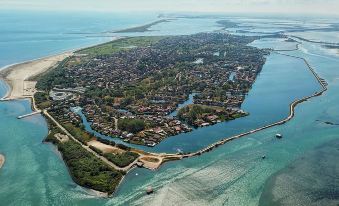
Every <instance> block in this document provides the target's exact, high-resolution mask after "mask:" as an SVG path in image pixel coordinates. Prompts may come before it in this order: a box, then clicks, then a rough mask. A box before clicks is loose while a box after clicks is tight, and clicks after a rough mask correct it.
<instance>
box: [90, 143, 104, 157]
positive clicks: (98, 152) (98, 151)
mask: <svg viewBox="0 0 339 206" xmlns="http://www.w3.org/2000/svg"><path fill="white" fill-rule="evenodd" d="M89 148H90V149H91V150H93V151H94V152H96V153H97V154H98V155H100V156H102V155H104V153H103V152H102V151H101V150H100V149H98V148H96V147H94V146H92V145H90V146H89Z"/></svg>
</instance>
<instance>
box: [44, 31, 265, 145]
mask: <svg viewBox="0 0 339 206" xmlns="http://www.w3.org/2000/svg"><path fill="white" fill-rule="evenodd" d="M255 38H256V37H239V36H232V35H229V34H225V33H203V34H195V35H188V36H174V37H169V38H165V39H163V40H160V41H159V42H157V43H155V44H153V45H152V46H146V47H137V48H131V49H127V50H124V51H119V52H115V53H112V54H111V55H101V56H96V57H95V58H94V57H88V56H84V57H82V56H76V57H74V58H77V59H80V61H78V63H76V64H70V65H68V66H69V68H66V70H65V74H64V75H65V78H67V79H70V80H71V81H67V82H74V83H75V85H76V87H75V88H62V87H61V86H60V87H59V88H54V89H53V90H52V92H51V97H52V99H53V100H55V101H68V100H69V95H72V94H77V96H80V97H79V101H77V103H76V106H80V107H82V108H83V112H84V114H85V116H86V117H87V119H88V120H89V121H91V122H92V128H93V129H94V130H95V131H98V132H100V133H102V134H105V135H110V136H117V137H120V138H123V139H125V140H126V141H129V142H132V143H136V144H144V145H148V146H154V145H156V144H157V143H159V142H160V141H161V140H163V139H164V138H166V137H168V136H172V135H176V134H179V133H182V132H189V131H190V130H191V129H190V128H189V127H188V126H187V124H185V123H183V122H181V121H179V120H178V119H177V118H176V117H174V118H173V117H168V114H169V113H171V112H173V111H174V110H175V109H176V108H177V105H178V104H179V103H182V102H183V101H185V100H186V99H187V98H188V95H189V94H191V93H192V92H198V93H199V95H196V96H195V97H194V104H201V105H205V106H219V107H223V108H224V110H223V111H222V112H223V114H221V113H220V114H218V112H216V113H215V114H206V115H204V116H202V117H201V118H200V119H197V120H196V121H195V122H194V123H193V125H194V126H208V125H211V124H215V123H218V122H220V121H223V120H224V119H225V118H220V117H221V115H222V116H226V117H231V116H232V115H234V114H235V113H239V111H240V109H239V108H240V107H241V104H242V102H243V101H244V98H245V95H246V94H247V92H248V91H249V89H250V88H251V86H252V84H253V83H254V81H255V79H256V76H257V75H258V73H259V72H260V71H261V68H262V66H263V65H264V63H265V55H266V54H267V52H266V51H265V50H260V49H257V48H254V47H250V46H247V44H248V43H250V42H251V41H253V40H254V39H255ZM82 59H83V60H82ZM197 60H199V61H197ZM66 67H67V65H66ZM171 71H176V72H174V73H173V72H172V73H171ZM65 104H66V103H65ZM66 105H67V104H66ZM121 110H127V111H128V112H122V111H121ZM67 114H68V113H67ZM70 118H72V119H74V117H73V116H70ZM123 118H138V119H141V120H143V121H144V122H145V123H147V124H146V125H148V126H147V127H145V129H144V130H142V131H140V132H138V133H136V134H133V133H130V132H127V131H122V130H120V129H119V127H118V122H119V120H121V119H123ZM150 125H151V126H150Z"/></svg>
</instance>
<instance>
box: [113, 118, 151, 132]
mask: <svg viewBox="0 0 339 206" xmlns="http://www.w3.org/2000/svg"><path fill="white" fill-rule="evenodd" d="M118 128H119V129H120V130H123V131H127V132H131V133H138V132H140V131H142V130H144V129H145V122H144V120H142V119H119V122H118Z"/></svg>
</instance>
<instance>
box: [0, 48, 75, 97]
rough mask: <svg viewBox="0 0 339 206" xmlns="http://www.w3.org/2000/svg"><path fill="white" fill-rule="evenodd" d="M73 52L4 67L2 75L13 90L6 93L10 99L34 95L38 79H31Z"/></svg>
mask: <svg viewBox="0 0 339 206" xmlns="http://www.w3.org/2000/svg"><path fill="white" fill-rule="evenodd" d="M72 54H73V53H72V52H66V53H62V54H58V55H54V56H49V57H45V58H41V59H37V60H33V61H28V62H24V63H21V64H16V65H13V66H10V67H7V68H5V69H3V70H2V71H1V72H0V76H1V77H2V78H4V79H5V81H6V82H7V83H8V84H9V85H10V87H11V90H10V91H9V92H8V94H7V95H6V98H8V99H16V98H24V97H30V96H33V94H34V93H35V92H36V89H35V85H36V81H30V80H29V79H30V78H32V77H34V76H36V75H39V74H41V73H43V72H45V71H47V70H48V69H49V68H51V67H52V66H54V65H56V64H57V63H58V62H60V61H62V60H64V59H65V58H66V57H69V56H71V55H72Z"/></svg>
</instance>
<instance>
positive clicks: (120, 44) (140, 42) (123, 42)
mask: <svg viewBox="0 0 339 206" xmlns="http://www.w3.org/2000/svg"><path fill="white" fill-rule="evenodd" d="M164 38H166V37H164V36H159V37H130V38H123V39H118V40H114V41H111V42H108V43H104V44H100V45H96V46H93V47H89V48H85V49H81V50H79V51H77V53H79V54H87V55H89V56H98V55H110V54H112V53H114V52H119V51H124V50H128V49H131V48H133V47H145V46H150V45H151V44H154V43H156V42H158V41H160V40H161V39H164Z"/></svg>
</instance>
